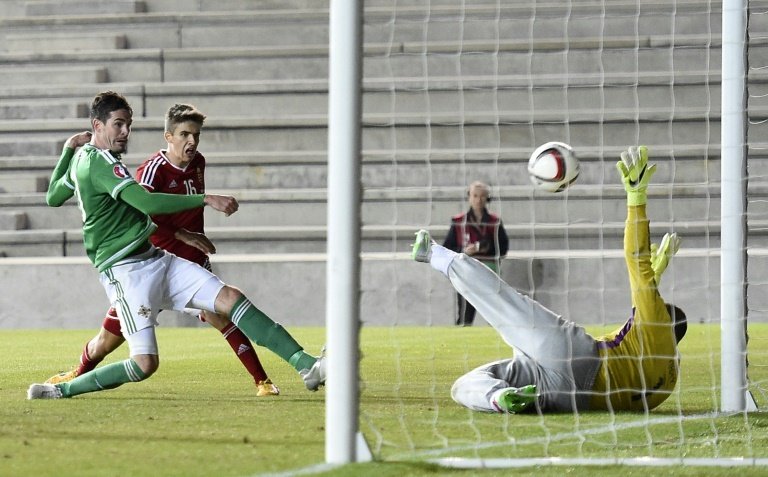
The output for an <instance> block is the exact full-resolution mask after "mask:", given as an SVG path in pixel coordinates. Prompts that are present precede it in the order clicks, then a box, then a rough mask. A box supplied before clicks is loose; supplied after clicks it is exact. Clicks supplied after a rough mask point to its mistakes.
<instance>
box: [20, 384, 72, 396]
mask: <svg viewBox="0 0 768 477" xmlns="http://www.w3.org/2000/svg"><path fill="white" fill-rule="evenodd" d="M62 397H63V396H62V395H61V389H59V387H58V386H55V385H53V384H33V385H31V386H30V387H29V389H27V399H61V398H62Z"/></svg>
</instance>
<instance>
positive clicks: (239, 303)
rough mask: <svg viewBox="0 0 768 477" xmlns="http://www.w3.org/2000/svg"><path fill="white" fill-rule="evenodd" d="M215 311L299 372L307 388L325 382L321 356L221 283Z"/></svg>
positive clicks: (314, 387) (238, 291)
mask: <svg viewBox="0 0 768 477" xmlns="http://www.w3.org/2000/svg"><path fill="white" fill-rule="evenodd" d="M215 306H216V310H217V311H218V312H220V313H227V314H228V315H229V317H230V319H231V320H232V322H233V323H234V324H235V325H236V326H237V327H238V328H240V329H241V330H243V332H244V333H245V334H246V335H247V336H248V337H249V338H251V340H253V342H254V343H256V344H258V345H259V346H264V347H265V348H267V349H269V350H270V351H272V352H273V353H275V354H277V355H278V356H280V357H281V358H283V359H284V360H285V361H287V362H288V363H289V364H290V365H291V366H293V368H294V369H296V371H298V372H299V374H301V377H302V379H303V380H304V384H305V385H306V387H307V389H309V390H310V391H316V390H317V389H319V388H320V386H322V385H324V384H325V362H324V361H325V359H324V358H323V357H322V356H321V357H320V358H316V357H314V356H312V355H310V354H308V353H307V352H306V351H304V348H303V347H302V346H301V345H300V344H299V343H298V342H297V341H296V340H295V339H294V338H293V336H291V334H290V333H288V331H287V330H286V329H285V328H283V326H282V325H280V324H279V323H275V322H274V321H273V320H272V319H271V318H270V317H269V316H267V315H266V314H265V313H264V312H262V311H261V310H259V309H258V308H256V307H255V306H254V305H253V303H251V302H250V300H248V298H247V297H246V296H245V295H243V294H242V293H241V292H240V290H238V289H236V288H234V287H230V286H224V287H222V288H221V289H220V290H219V293H218V294H217V295H216V299H215Z"/></svg>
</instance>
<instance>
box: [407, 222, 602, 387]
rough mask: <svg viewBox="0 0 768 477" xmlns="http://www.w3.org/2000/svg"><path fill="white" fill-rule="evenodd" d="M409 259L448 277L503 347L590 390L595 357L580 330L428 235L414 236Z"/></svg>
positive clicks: (596, 362)
mask: <svg viewBox="0 0 768 477" xmlns="http://www.w3.org/2000/svg"><path fill="white" fill-rule="evenodd" d="M413 258H414V259H416V260H417V261H424V262H428V263H429V264H430V265H431V266H432V267H433V268H435V269H436V270H438V271H440V272H441V273H443V274H444V275H446V276H447V277H448V278H449V279H450V281H451V284H452V285H453V286H454V288H455V289H456V291H457V292H458V293H460V294H461V295H462V296H464V298H465V299H466V300H467V301H468V302H470V303H471V304H472V305H473V306H474V307H475V309H476V310H477V311H478V312H479V313H480V314H481V315H483V318H485V320H486V321H487V322H488V323H489V324H490V325H491V326H493V327H494V329H496V331H498V333H499V334H500V335H501V337H502V338H503V339H504V341H505V342H506V343H507V344H509V345H510V346H512V347H513V348H515V349H517V350H521V351H522V352H523V353H524V354H526V355H527V356H530V357H532V358H534V359H536V360H537V361H538V362H539V363H540V364H541V366H543V367H544V368H547V369H550V370H552V371H554V372H556V373H562V374H564V375H566V376H569V377H570V378H571V379H573V381H574V382H575V383H576V389H578V390H589V389H591V386H592V384H593V380H594V377H595V373H596V372H597V369H598V367H599V357H598V353H597V347H596V343H595V340H594V338H592V337H591V336H590V335H589V334H588V333H587V332H586V330H584V328H582V327H580V326H577V325H576V324H575V323H573V322H570V321H567V320H564V319H562V318H561V317H560V316H558V315H557V314H555V313H553V312H552V311H550V310H549V309H547V308H546V307H544V306H543V305H541V304H540V303H538V302H536V301H535V300H532V299H531V298H529V297H527V296H525V295H523V294H521V293H519V292H517V290H515V289H514V288H512V287H511V286H509V285H508V284H507V283H506V282H504V281H503V280H502V279H501V278H500V277H499V276H498V275H497V274H496V273H494V272H493V271H492V270H490V269H489V268H488V267H487V266H485V265H483V263H481V262H479V261H478V260H475V259H473V258H472V257H469V256H467V255H465V254H459V253H456V252H453V251H452V250H449V249H447V248H445V247H442V246H440V245H438V244H436V243H434V242H432V241H431V239H429V234H428V233H426V231H424V232H423V233H422V232H419V234H418V235H417V241H416V243H415V244H414V250H413Z"/></svg>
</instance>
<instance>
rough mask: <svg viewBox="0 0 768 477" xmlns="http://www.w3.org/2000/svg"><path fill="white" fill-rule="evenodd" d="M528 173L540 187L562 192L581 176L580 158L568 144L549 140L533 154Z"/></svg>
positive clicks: (548, 190)
mask: <svg viewBox="0 0 768 477" xmlns="http://www.w3.org/2000/svg"><path fill="white" fill-rule="evenodd" d="M528 174H529V176H530V178H531V182H533V185H535V186H536V187H538V188H539V189H541V190H543V191H546V192H560V191H563V190H565V189H566V188H568V186H570V185H571V184H573V182H574V181H575V180H576V179H577V178H578V177H579V160H578V159H576V154H574V152H573V149H572V148H571V146H569V145H568V144H565V143H562V142H548V143H546V144H542V145H541V146H539V147H537V148H536V150H535V151H533V154H531V158H530V159H529V160H528Z"/></svg>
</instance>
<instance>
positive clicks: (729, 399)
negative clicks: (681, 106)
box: [720, 0, 755, 412]
mask: <svg viewBox="0 0 768 477" xmlns="http://www.w3.org/2000/svg"><path fill="white" fill-rule="evenodd" d="M722 24H723V25H722V28H723V34H722V35H723V36H722V38H723V39H722V103H721V108H722V119H721V126H720V127H721V131H722V132H721V144H722V145H721V169H722V171H721V185H720V187H721V196H720V200H721V203H722V205H721V219H720V220H721V228H720V230H721V238H720V240H721V242H720V250H721V252H720V269H721V278H720V295H721V299H720V327H721V333H722V335H721V358H720V359H721V371H720V372H721V377H720V380H721V410H722V411H723V412H740V411H747V410H755V406H754V403H750V402H748V401H751V397H750V395H749V393H748V392H747V369H746V352H747V340H746V325H747V316H746V311H747V308H746V301H745V283H746V256H747V255H746V237H745V233H746V197H747V176H746V171H747V167H746V148H747V135H746V124H747V101H746V97H747V96H746V71H747V69H746V39H747V35H746V32H747V29H746V26H747V2H746V0H724V1H723V19H722Z"/></svg>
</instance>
